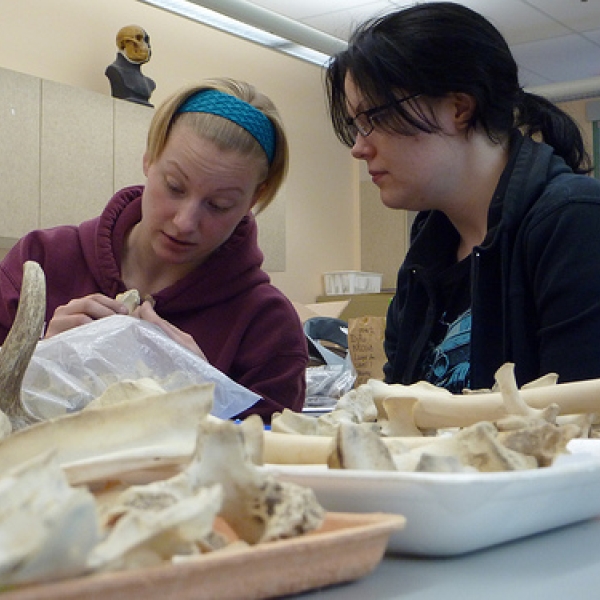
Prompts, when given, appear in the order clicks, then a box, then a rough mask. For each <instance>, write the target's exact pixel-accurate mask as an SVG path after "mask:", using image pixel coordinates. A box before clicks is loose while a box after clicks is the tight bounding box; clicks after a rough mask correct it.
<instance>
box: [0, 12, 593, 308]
mask: <svg viewBox="0 0 600 600" xmlns="http://www.w3.org/2000/svg"><path fill="white" fill-rule="evenodd" d="M0 14H1V15H2V18H1V19H0V67H4V68H6V69H11V70H13V71H18V72H22V73H27V74H30V75H35V76H37V77H40V78H43V79H47V80H50V81H55V82H60V83H64V84H68V85H71V86H75V87H79V88H83V89H84V90H91V91H94V92H98V93H101V94H106V95H109V94H110V87H109V84H108V80H107V79H106V77H105V75H104V70H105V68H106V66H107V65H108V64H110V63H111V62H112V61H113V60H114V58H115V54H116V48H115V45H114V37H115V34H116V32H117V31H118V30H119V29H120V28H121V27H123V26H124V25H129V24H138V25H141V26H142V27H144V28H145V29H146V30H147V31H148V33H149V34H150V37H151V43H152V49H153V56H152V59H151V61H150V62H149V63H148V64H147V65H144V67H143V71H144V73H145V74H146V75H148V76H149V77H152V78H153V79H154V80H155V82H156V84H157V88H156V91H155V92H154V94H153V96H152V99H151V100H152V102H154V103H158V102H160V101H161V100H162V99H164V98H165V97H166V96H167V95H168V94H169V93H170V92H171V91H174V90H175V89H176V88H178V87H179V86H181V85H183V84H186V83H189V82H195V81H197V80H199V79H203V78H205V77H213V76H230V77H235V78H240V79H246V80H247V81H250V82H252V83H254V84H255V85H256V86H257V87H259V88H260V89H261V90H263V91H264V92H266V93H267V94H268V95H270V96H271V97H272V98H273V100H274V101H275V103H276V104H277V105H278V107H279V109H280V111H281V113H282V116H283V119H284V122H285V124H286V127H287V130H288V134H289V139H290V147H291V155H292V161H291V169H290V174H289V177H288V181H287V183H286V185H285V187H284V189H283V190H282V193H281V195H280V196H281V198H280V202H279V204H276V205H274V206H273V208H272V209H270V210H280V211H285V224H286V227H285V271H283V272H272V273H271V276H272V279H273V282H274V283H275V284H276V285H278V286H279V287H280V288H281V289H282V290H283V291H284V292H285V293H286V294H287V295H288V296H289V297H290V298H292V299H293V300H296V301H299V302H304V303H310V302H314V301H315V298H316V297H317V296H319V295H321V294H322V293H323V286H322V273H324V272H327V271H335V270H347V269H350V270H354V269H362V270H374V271H379V272H383V274H384V278H383V286H384V287H385V288H391V287H393V286H394V284H395V273H396V270H397V267H398V265H399V264H400V262H401V260H402V258H403V255H404V251H405V248H406V214H405V213H404V212H403V211H398V212H396V213H394V212H392V211H390V210H388V209H386V208H385V207H383V206H382V205H381V203H380V201H379V198H378V190H377V189H376V188H375V187H374V186H373V185H372V184H371V183H370V181H365V179H368V178H365V177H364V173H363V177H360V170H359V165H358V163H357V162H356V161H353V159H352V158H351V157H350V154H349V152H348V150H347V149H346V148H344V147H342V146H341V145H340V144H339V143H338V141H337V140H336V139H335V137H334V135H333V133H332V132H331V127H330V124H329V122H328V119H327V115H326V111H325V102H324V94H323V82H322V71H321V69H319V68H318V67H316V66H313V65H309V64H307V63H304V62H301V61H298V60H296V59H293V58H290V57H286V56H283V55H281V54H279V53H276V52H272V51H269V50H266V49H264V48H261V47H259V46H256V45H254V44H251V43H249V42H244V41H242V40H239V39H237V38H235V37H232V36H229V35H226V34H223V33H220V32H217V31H215V30H213V29H210V28H208V27H204V26H202V25H199V24H196V23H193V22H191V21H189V20H186V19H183V18H180V17H176V16H174V15H171V14H169V13H167V12H164V11H161V10H158V9H155V8H153V7H150V6H146V5H144V4H142V3H140V2H137V1H136V0H0ZM0 96H1V90H0ZM24 101H27V99H24ZM585 103H586V101H583V100H581V101H573V102H568V103H564V104H563V105H562V106H563V107H564V108H565V109H566V110H567V111H568V112H570V113H571V114H572V115H573V116H574V117H575V118H576V119H577V120H578V121H579V123H580V125H581V126H582V128H583V130H584V134H585V135H586V138H587V141H588V143H589V145H590V149H591V136H592V134H591V126H590V124H589V123H587V122H586V120H585ZM3 143H4V144H9V143H10V138H9V139H8V140H7V139H4V140H3ZM31 143H32V144H35V143H36V140H32V142H31ZM91 143H94V140H92V141H91ZM42 158H43V157H42ZM33 160H39V157H37V156H32V161H33ZM135 160H140V161H141V157H139V158H137V157H130V158H129V161H130V162H132V161H135ZM7 166H8V167H9V168H10V171H11V172H16V173H18V171H19V168H18V167H19V165H16V166H15V165H6V164H5V165H0V171H2V167H5V168H6V167H7ZM42 167H43V165H42ZM128 170H129V171H130V170H131V165H128ZM115 178H116V179H117V181H116V183H117V184H118V183H120V181H118V174H115ZM361 179H362V181H361ZM123 183H125V182H123ZM127 183H131V182H127ZM6 187H9V186H8V185H7V186H6ZM107 200H108V198H107ZM7 203H8V204H10V199H6V198H0V206H2V207H3V209H4V210H8V211H9V212H10V208H11V207H10V206H8V205H7ZM42 212H43V211H42ZM25 217H26V215H25ZM282 235H283V232H282Z"/></svg>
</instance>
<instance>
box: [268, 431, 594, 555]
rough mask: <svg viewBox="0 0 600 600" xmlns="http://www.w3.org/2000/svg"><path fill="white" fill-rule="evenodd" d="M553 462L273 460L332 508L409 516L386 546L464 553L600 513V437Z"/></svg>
mask: <svg viewBox="0 0 600 600" xmlns="http://www.w3.org/2000/svg"><path fill="white" fill-rule="evenodd" d="M569 449H570V450H571V452H572V454H571V455H565V456H561V457H559V459H558V460H557V461H556V462H555V464H554V465H553V466H552V467H548V468H545V469H534V470H527V471H517V472H503V473H474V474H471V473H457V474H446V473H443V474H442V473H401V472H382V471H356V470H328V469H327V468H326V467H325V466H321V465H315V466H312V465H308V466H307V465H304V466H302V465H269V466H267V467H266V468H268V469H269V470H270V471H272V472H274V473H276V474H277V476H278V477H279V478H280V479H283V480H288V481H295V482H297V483H301V484H303V485H307V486H310V487H312V488H313V489H314V490H315V492H316V495H317V498H318V499H319V501H320V502H321V503H322V505H323V506H324V507H325V508H326V509H327V510H330V511H340V512H362V513H365V512H386V513H396V514H400V515H403V516H405V517H406V527H405V529H403V530H402V531H398V532H395V533H393V534H392V535H391V537H390V540H389V543H388V548H387V549H388V551H391V552H401V553H408V554H416V555H424V556H449V555H456V554H463V553H466V552H471V551H473V550H478V549H481V548H485V547H487V546H492V545H495V544H499V543H502V542H506V541H509V540H514V539H517V538H520V537H524V536H527V535H531V534H534V533H539V532H542V531H546V530H548V529H553V528H555V527H560V526H563V525H568V524H571V523H575V522H577V521H582V520H585V519H589V518H592V517H595V516H598V515H600V440H572V441H571V442H570V443H569Z"/></svg>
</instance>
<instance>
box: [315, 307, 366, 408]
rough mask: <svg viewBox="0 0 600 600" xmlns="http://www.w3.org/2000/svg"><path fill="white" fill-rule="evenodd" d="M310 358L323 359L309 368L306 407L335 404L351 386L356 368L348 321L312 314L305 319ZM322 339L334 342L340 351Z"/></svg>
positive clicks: (332, 405) (354, 378) (317, 360)
mask: <svg viewBox="0 0 600 600" xmlns="http://www.w3.org/2000/svg"><path fill="white" fill-rule="evenodd" d="M304 333H305V335H306V340H307V342H308V351H309V355H310V357H311V361H312V362H313V363H314V362H315V361H316V362H320V363H322V364H319V365H317V366H309V367H308V368H307V369H306V400H305V403H304V405H305V406H307V407H334V406H335V405H336V403H337V401H338V400H339V398H341V397H342V396H343V395H344V394H345V393H346V392H348V391H350V390H351V389H352V386H353V385H354V381H355V380H356V370H355V368H354V365H353V364H352V358H351V356H350V353H349V352H348V323H346V322H345V321H342V320H341V319H335V318H332V317H313V318H312V319H308V320H307V321H305V323H304ZM321 342H331V343H332V344H334V345H335V347H336V348H337V349H338V351H340V350H341V352H339V353H338V352H335V351H333V350H332V349H329V348H326V347H325V346H324V345H323V343H321Z"/></svg>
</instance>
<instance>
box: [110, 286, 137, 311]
mask: <svg viewBox="0 0 600 600" xmlns="http://www.w3.org/2000/svg"><path fill="white" fill-rule="evenodd" d="M115 300H118V301H119V302H122V303H123V304H124V305H125V306H126V307H127V311H128V313H129V314H130V315H131V314H132V313H133V311H134V310H135V309H136V308H137V307H138V306H139V305H140V304H141V302H142V299H141V298H140V293H139V292H138V291H137V290H136V289H131V290H127V291H126V292H123V293H121V294H117V296H116V297H115Z"/></svg>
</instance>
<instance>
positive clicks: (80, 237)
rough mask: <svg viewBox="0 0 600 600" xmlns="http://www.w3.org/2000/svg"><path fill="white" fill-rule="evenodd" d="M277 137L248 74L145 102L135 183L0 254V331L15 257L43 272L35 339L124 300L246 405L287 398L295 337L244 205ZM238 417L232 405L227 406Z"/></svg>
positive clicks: (296, 394)
mask: <svg viewBox="0 0 600 600" xmlns="http://www.w3.org/2000/svg"><path fill="white" fill-rule="evenodd" d="M287 164H288V147H287V141H286V137H285V133H284V131H283V128H282V125H281V122H280V118H279V115H278V113H277V110H276V108H275V107H274V105H273V103H272V102H271V101H270V100H269V99H268V98H267V97H266V96H264V95H263V94H261V93H259V92H258V91H257V90H255V89H254V88H253V87H252V86H251V85H248V84H246V83H243V82H237V81H232V80H211V81H208V82H205V83H203V84H202V85H200V86H196V87H190V88H186V89H184V90H181V91H180V92H178V93H176V94H175V95H173V96H172V97H171V98H169V99H167V100H166V101H165V102H164V103H163V104H162V105H161V106H160V107H159V108H157V110H156V113H155V115H154V118H153V120H152V122H151V125H150V130H149V133H148V142H147V149H146V152H145V154H144V157H143V168H144V174H145V176H146V182H145V185H144V186H134V187H129V188H125V189H123V190H121V191H119V192H118V193H117V194H115V196H114V197H113V198H112V199H111V200H110V202H109V203H108V205H107V206H106V208H105V210H104V211H103V213H102V214H101V215H100V216H99V217H97V218H94V219H92V220H90V221H87V222H84V223H82V224H81V225H80V226H78V227H75V226H61V227H56V228H53V229H49V230H39V231H34V232H31V233H29V234H28V235H27V236H25V237H24V238H23V239H21V240H20V241H19V242H18V243H17V245H16V246H15V247H14V248H13V249H12V250H11V251H10V253H9V254H8V255H7V257H6V258H5V259H4V261H3V262H2V263H1V264H0V341H1V340H3V339H4V337H5V336H6V334H7V332H8V330H9V328H10V325H11V323H12V320H13V318H14V316H15V311H16V307H17V302H18V298H19V292H20V285H21V272H22V265H23V263H24V262H25V261H26V260H35V261H37V262H39V263H40V264H41V266H42V267H43V269H44V271H45V274H46V279H47V286H48V291H47V312H46V320H47V323H48V326H47V329H46V337H51V336H53V335H56V334H58V333H60V332H63V331H66V330H68V329H71V328H73V327H77V326H80V325H83V324H85V323H89V322H90V321H93V320H95V319H101V318H103V317H107V316H110V315H115V314H121V313H125V312H126V311H127V309H126V307H125V306H124V305H123V304H122V303H121V302H120V301H117V300H116V299H115V298H116V296H117V294H119V293H122V292H124V291H125V290H127V289H132V288H135V289H137V290H138V291H139V293H140V295H141V297H142V298H144V297H147V296H150V297H152V299H153V304H154V305H153V306H152V303H150V302H145V303H144V304H142V306H141V307H140V308H138V310H137V312H136V315H137V316H139V317H140V318H143V319H147V320H148V321H152V322H154V323H156V324H157V325H159V326H160V327H162V328H163V329H164V330H165V331H166V332H167V333H168V334H169V335H170V336H171V337H173V338H174V339H176V340H178V341H179V342H180V343H182V344H183V345H185V346H186V347H187V348H189V349H191V350H192V351H194V352H196V353H198V354H199V355H201V356H204V357H205V358H206V359H207V360H208V361H209V362H210V363H211V364H212V365H213V366H215V367H216V368H217V369H219V370H220V371H222V372H223V373H225V374H226V375H228V376H229V377H230V378H231V379H233V380H234V381H236V382H238V383H239V384H241V385H243V386H245V387H247V388H248V389H250V390H252V391H254V392H256V393H257V394H259V395H260V396H261V398H262V399H261V400H260V401H259V402H258V403H257V404H256V405H255V406H254V407H252V409H250V410H251V412H253V413H258V414H260V415H261V416H262V417H263V418H264V419H265V420H267V421H268V420H269V419H270V416H271V414H272V413H273V412H274V411H280V410H282V409H283V408H285V407H287V408H290V409H293V410H301V408H302V406H303V404H304V394H305V368H306V365H307V349H306V341H305V337H304V333H303V330H302V326H301V323H300V321H299V318H298V316H297V314H296V311H295V309H294V308H293V306H292V304H291V303H290V302H289V301H288V300H287V299H286V298H285V296H284V295H283V294H282V293H281V292H280V291H279V290H277V289H276V288H275V287H274V286H273V285H271V283H270V280H269V277H268V275H267V274H266V273H265V272H264V271H263V270H262V269H261V264H262V261H263V254H262V252H261V250H260V249H259V247H258V244H257V225H256V222H255V218H254V216H253V212H258V211H262V210H264V209H266V208H267V206H268V205H269V204H270V203H271V201H272V200H273V198H274V197H275V194H276V193H277V191H278V189H279V187H280V185H281V183H282V181H283V179H284V177H285V174H286V170H287ZM240 416H245V415H240Z"/></svg>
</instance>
